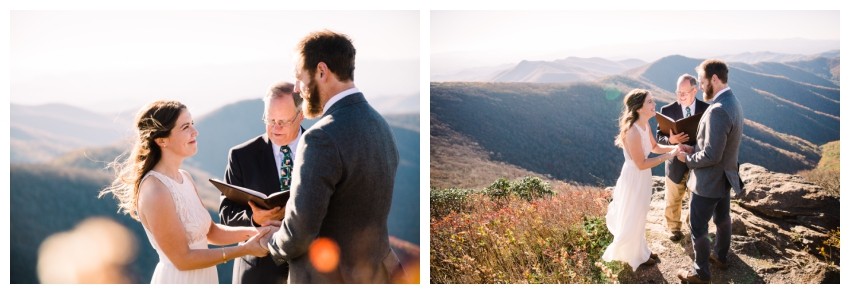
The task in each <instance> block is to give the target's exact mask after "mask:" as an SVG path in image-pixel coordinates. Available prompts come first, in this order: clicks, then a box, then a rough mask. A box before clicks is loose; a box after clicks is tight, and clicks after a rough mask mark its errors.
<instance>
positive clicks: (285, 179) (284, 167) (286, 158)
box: [280, 145, 292, 191]
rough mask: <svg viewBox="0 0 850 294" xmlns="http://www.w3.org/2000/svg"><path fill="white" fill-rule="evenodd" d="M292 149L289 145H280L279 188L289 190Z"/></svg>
mask: <svg viewBox="0 0 850 294" xmlns="http://www.w3.org/2000/svg"><path fill="white" fill-rule="evenodd" d="M291 151H292V150H291V149H289V146H286V145H284V146H280V153H282V154H283V158H282V160H281V162H280V190H281V191H286V190H289V185H290V184H292V152H291Z"/></svg>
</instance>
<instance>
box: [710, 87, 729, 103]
mask: <svg viewBox="0 0 850 294" xmlns="http://www.w3.org/2000/svg"><path fill="white" fill-rule="evenodd" d="M729 90H730V89H729V86H726V88H723V90H720V91H717V94H714V98H712V99H711V102H712V103H714V102H715V101H717V98H718V97H720V95H721V94H723V93H726V91H729Z"/></svg>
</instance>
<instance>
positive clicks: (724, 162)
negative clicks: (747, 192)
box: [685, 90, 744, 198]
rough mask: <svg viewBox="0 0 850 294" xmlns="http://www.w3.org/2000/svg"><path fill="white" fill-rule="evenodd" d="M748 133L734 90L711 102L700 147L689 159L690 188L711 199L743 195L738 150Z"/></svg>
mask: <svg viewBox="0 0 850 294" xmlns="http://www.w3.org/2000/svg"><path fill="white" fill-rule="evenodd" d="M743 131H744V113H743V111H742V110H741V104H740V103H739V102H738V98H736V97H735V95H734V94H732V90H729V91H726V92H724V93H723V94H721V95H720V96H719V97H717V98H715V99H714V101H712V102H711V105H709V107H708V109H707V110H706V111H705V114H703V116H702V119H701V120H700V122H699V130H698V131H697V145H696V146H694V153H693V154H691V155H688V156H687V160H686V162H685V163H686V164H687V165H688V168H689V169H691V174H690V178H689V179H688V188H689V189H690V190H691V191H692V192H694V193H696V194H697V195H700V196H703V197H709V198H723V197H729V189H730V188H731V189H732V190H734V191H735V194H739V193H741V190H742V189H743V185H742V184H741V177H740V176H739V175H738V147H740V145H741V138H742V137H743V133H744V132H743Z"/></svg>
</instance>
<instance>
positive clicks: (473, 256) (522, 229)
mask: <svg viewBox="0 0 850 294" xmlns="http://www.w3.org/2000/svg"><path fill="white" fill-rule="evenodd" d="M553 186H554V187H553V190H554V191H555V196H553V197H550V198H544V199H539V200H535V201H531V202H529V201H525V200H521V199H518V198H510V199H508V200H505V201H492V200H490V198H489V197H487V196H486V195H483V194H481V193H473V194H471V195H469V200H468V201H469V202H470V203H471V205H470V210H469V211H468V212H463V213H450V214H448V215H447V216H445V217H442V218H439V219H434V218H432V219H431V260H430V262H431V282H432V283H604V282H607V281H609V280H610V276H611V275H610V271H609V270H608V269H607V268H606V267H602V266H601V264H600V263H598V260H600V258H599V257H600V256H601V254H602V251H603V250H604V248H605V246H607V245H608V244H609V243H610V241H611V240H610V238H611V237H610V234H609V233H608V231H607V229H606V228H605V224H604V222H603V221H602V216H603V214H604V211H605V207H606V206H607V200H606V199H607V194H608V192H606V191H605V190H604V189H601V188H593V187H580V186H573V185H568V184H564V183H556V184H555V185H553Z"/></svg>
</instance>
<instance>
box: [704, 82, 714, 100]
mask: <svg viewBox="0 0 850 294" xmlns="http://www.w3.org/2000/svg"><path fill="white" fill-rule="evenodd" d="M714 94H715V93H714V85H712V84H711V83H709V84H707V85H705V91H703V92H702V98H703V100H705V101H706V102H708V101H711V99H714Z"/></svg>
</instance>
